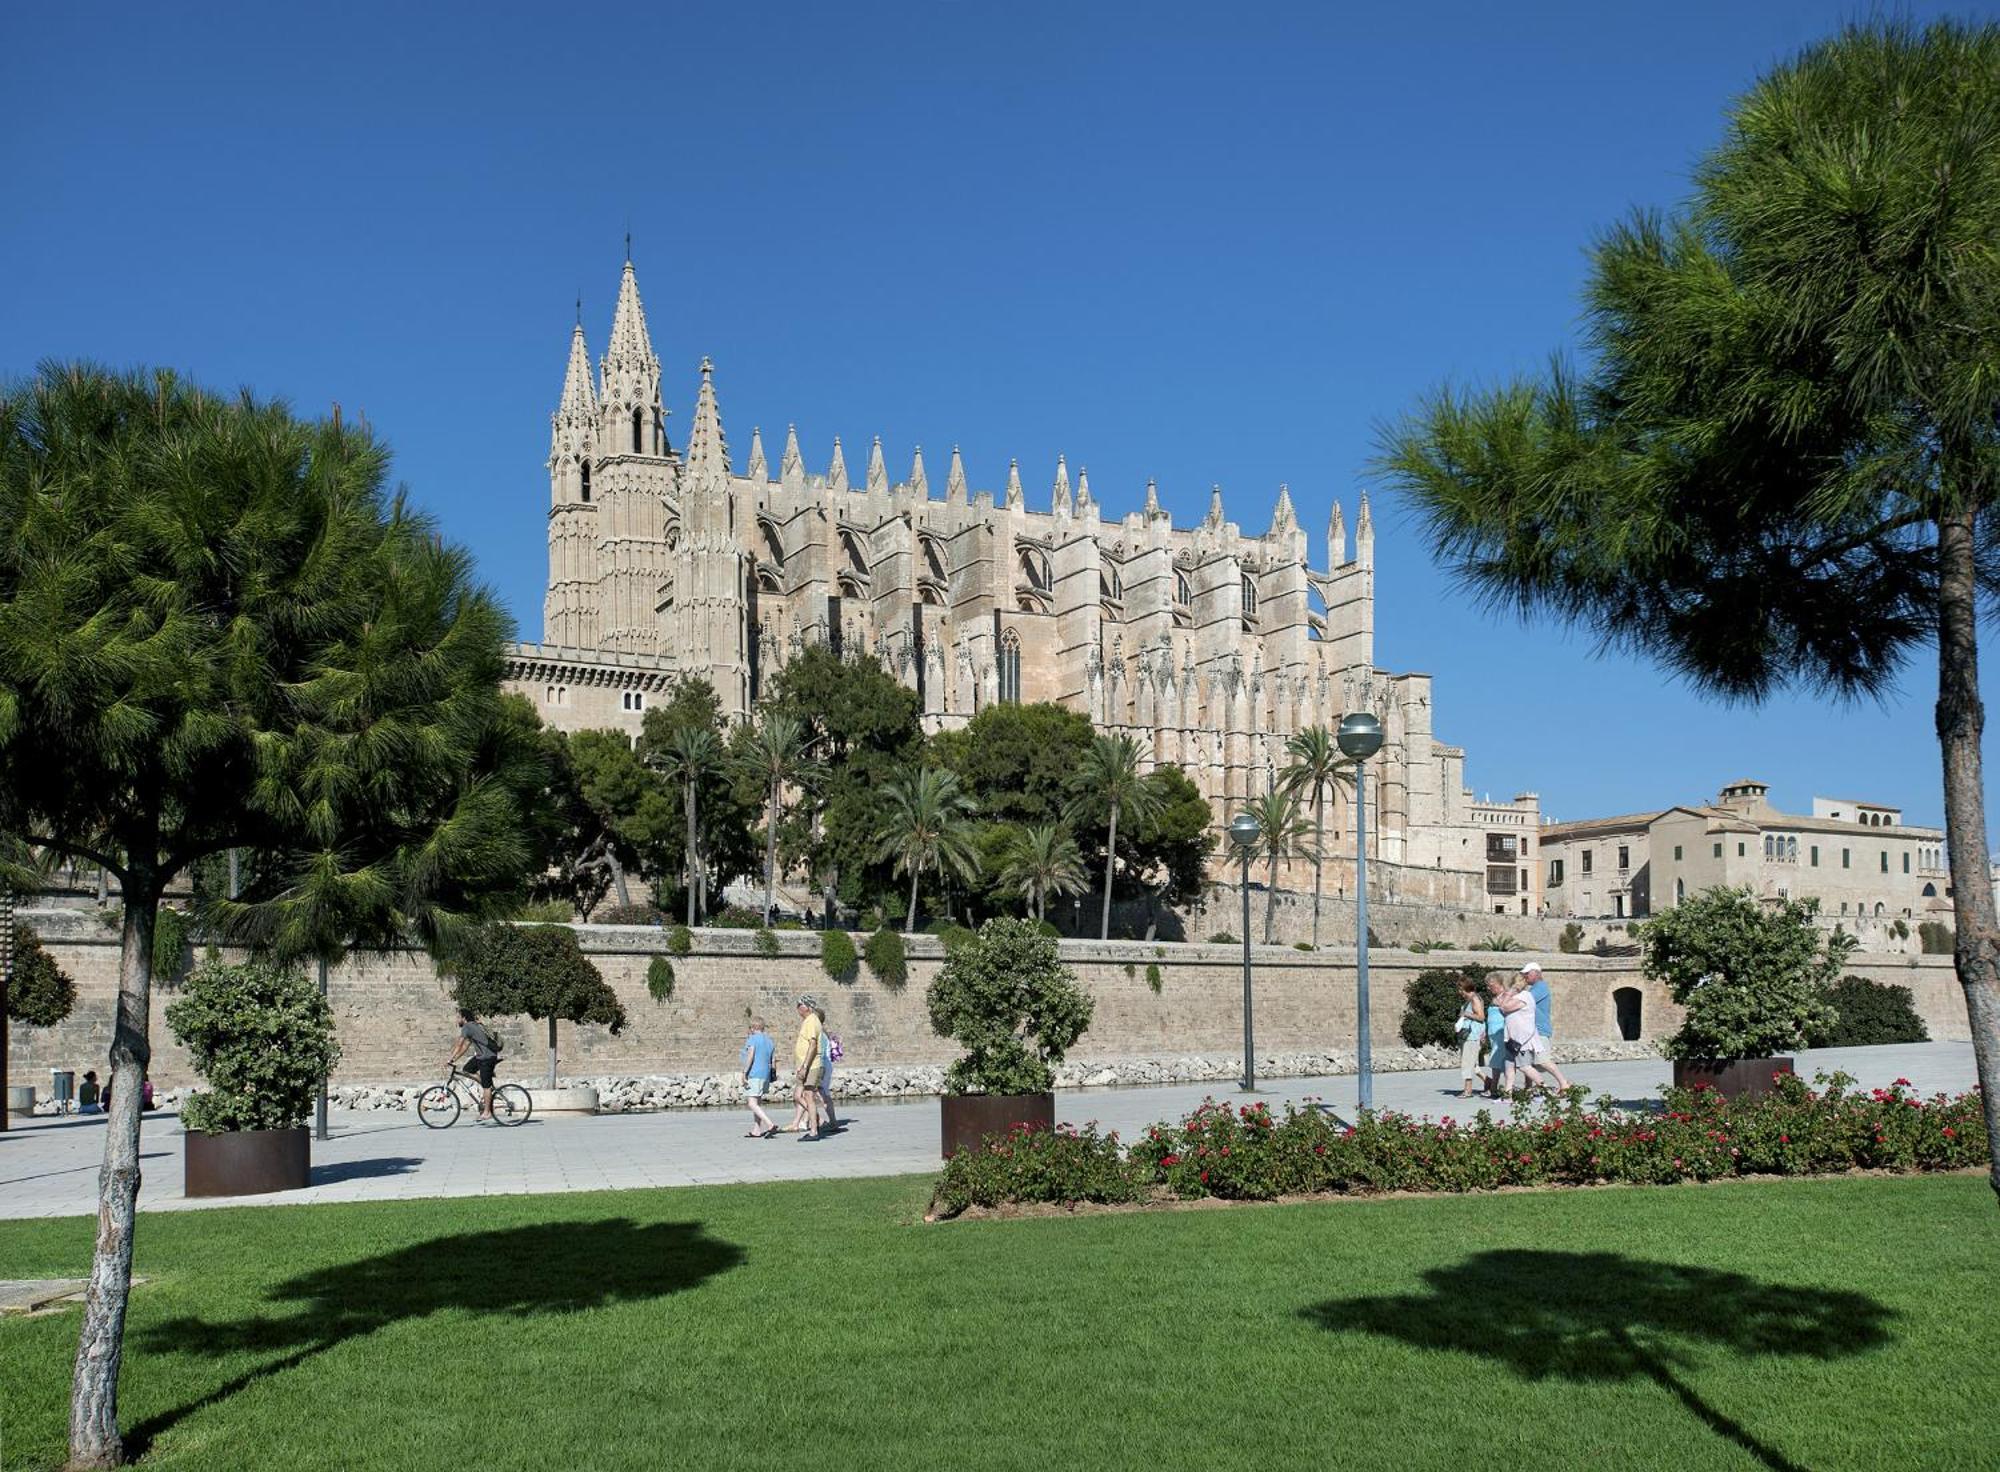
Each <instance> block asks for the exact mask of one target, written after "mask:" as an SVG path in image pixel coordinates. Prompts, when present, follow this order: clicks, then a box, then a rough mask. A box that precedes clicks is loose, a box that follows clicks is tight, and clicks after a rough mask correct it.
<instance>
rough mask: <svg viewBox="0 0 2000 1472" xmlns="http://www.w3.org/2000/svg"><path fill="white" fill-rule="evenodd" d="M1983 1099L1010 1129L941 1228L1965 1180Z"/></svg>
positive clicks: (1680, 1097)
mask: <svg viewBox="0 0 2000 1472" xmlns="http://www.w3.org/2000/svg"><path fill="white" fill-rule="evenodd" d="M1985 1160H1986V1125H1985V1120H1984V1117H1983V1115H1982V1114H1981V1112H1980V1100H1979V1094H1978V1092H1977V1091H1976V1090H1975V1091H1974V1092H1972V1093H1967V1094H1958V1095H1950V1096H1948V1095H1944V1094H1938V1095H1934V1096H1933V1097H1931V1098H1929V1099H1924V1098H1919V1097H1918V1096H1917V1095H1915V1094H1913V1093H1911V1092H1910V1091H1909V1081H1908V1080H1907V1079H1898V1080H1897V1081H1896V1082H1895V1084H1893V1085H1892V1086H1891V1087H1889V1088H1887V1089H1869V1090H1861V1089H1857V1088H1856V1087H1855V1085H1854V1080H1853V1079H1851V1078H1849V1077H1848V1076H1847V1075H1845V1074H1834V1075H1832V1076H1831V1077H1828V1076H1827V1075H1825V1074H1820V1075H1818V1076H1817V1077H1816V1078H1815V1079H1814V1081H1813V1082H1812V1084H1807V1083H1806V1082H1805V1080H1803V1079H1800V1078H1797V1077H1795V1076H1793V1075H1789V1074H1786V1075H1780V1076H1779V1077H1778V1078H1777V1080H1776V1089H1775V1091H1774V1092H1772V1093H1771V1094H1769V1095H1765V1096H1762V1097H1759V1098H1754V1099H1738V1100H1729V1099H1724V1098H1722V1097H1721V1096H1720V1095H1718V1094H1716V1093H1715V1092H1714V1091H1713V1090H1709V1089H1696V1090H1684V1089H1669V1090H1667V1091H1666V1100H1665V1107H1664V1108H1663V1109H1662V1110H1660V1111H1658V1112H1653V1111H1631V1110H1619V1109H1616V1108H1614V1107H1612V1104H1611V1101H1610V1099H1609V1098H1608V1097H1604V1098H1599V1099H1596V1100H1591V1099H1589V1098H1587V1097H1586V1096H1585V1093H1584V1091H1583V1090H1581V1089H1572V1090H1571V1091H1570V1092H1569V1093H1568V1094H1567V1095H1565V1096H1563V1097H1561V1098H1559V1099H1557V1098H1546V1099H1542V1100H1540V1101H1538V1102H1537V1103H1536V1104H1535V1105H1534V1106H1532V1108H1531V1109H1530V1110H1529V1111H1527V1112H1524V1113H1523V1114H1521V1115H1519V1116H1517V1117H1515V1118H1512V1119H1495V1118H1493V1117H1492V1116H1491V1115H1490V1114H1489V1113H1488V1112H1486V1111H1484V1110H1481V1111H1480V1112H1479V1113H1478V1114H1477V1115H1476V1116H1474V1117H1473V1118H1472V1119H1471V1120H1469V1121H1461V1120H1456V1119H1452V1118H1446V1119H1443V1120H1441V1121H1438V1122H1435V1123H1433V1122H1431V1121H1429V1120H1423V1119H1417V1118H1414V1117H1412V1116H1410V1115H1406V1114H1397V1113H1395V1112H1393V1111H1385V1112H1382V1113H1379V1114H1369V1115H1366V1116H1364V1117H1363V1118H1362V1119H1361V1121H1360V1122H1359V1123H1358V1124H1355V1125H1351V1126H1350V1125H1345V1124H1342V1123H1341V1122H1340V1121H1339V1120H1337V1119H1335V1118H1334V1117H1333V1116H1332V1115H1331V1114H1328V1113H1327V1112H1325V1111H1324V1110H1322V1109H1320V1108H1318V1107H1316V1106H1313V1105H1310V1104H1309V1105H1308V1106H1307V1107H1305V1108H1298V1107H1295V1106H1287V1107H1286V1109H1285V1112H1284V1114H1283V1115H1282V1116H1278V1115H1273V1114H1272V1113H1271V1111H1270V1108H1269V1106H1267V1105H1264V1104H1252V1105H1244V1106H1237V1107H1232V1106H1230V1105H1227V1104H1222V1103H1218V1102H1217V1101H1215V1100H1213V1099H1210V1100H1208V1101H1206V1102H1205V1103H1203V1104H1202V1105H1201V1107H1200V1108H1198V1109H1196V1110H1195V1111H1194V1113H1192V1114H1190V1115H1189V1116H1188V1117H1187V1118H1186V1119H1184V1120H1182V1121H1181V1122H1180V1123H1179V1124H1161V1125H1155V1126H1153V1127H1152V1128H1150V1129H1148V1130H1147V1131H1146V1134H1145V1137H1144V1138H1143V1139H1141V1140H1138V1141H1136V1142H1134V1143H1133V1145H1132V1146H1131V1148H1130V1149H1129V1150H1121V1148H1120V1146H1119V1142H1118V1136H1117V1134H1116V1133H1115V1132H1114V1133H1110V1134H1100V1133H1099V1132H1098V1131H1097V1130H1096V1129H1095V1128H1094V1127H1093V1128H1086V1129H1083V1130H1077V1129H1074V1128H1071V1127H1069V1126H1061V1127H1058V1128H1057V1129H1056V1130H1055V1131H1053V1132H1047V1131H1042V1132H1036V1131H1029V1130H1026V1129H1017V1130H1015V1131H1014V1132H1012V1133H1010V1134H1007V1135H1002V1136H993V1137H990V1138H989V1139H988V1140H987V1141H986V1143H985V1146H984V1148H982V1149H980V1150H977V1151H962V1152H960V1153H959V1154H958V1155H957V1156H955V1157H953V1159H952V1160H951V1162H950V1163H949V1164H948V1165H947V1166H946V1167H945V1169H944V1173H943V1175H942V1176H940V1177H939V1179H938V1183H937V1187H936V1190H935V1191H934V1192H933V1196H932V1213H933V1214H934V1215H935V1216H939V1217H949V1216H956V1215H957V1214H959V1213H960V1212H962V1211H965V1210H966V1209H967V1208H969V1207H974V1206H983V1207H992V1206H1002V1205H1009V1204H1014V1203H1027V1202H1044V1203H1061V1204H1074V1203H1083V1202H1098V1203H1105V1202H1133V1201H1154V1200H1169V1199H1176V1198H1178V1199H1181V1200H1191V1199H1196V1198H1202V1197H1215V1198H1218V1199H1223V1200H1238V1201H1268V1200H1272V1199H1274V1198H1277V1197H1280V1196H1312V1195H1335V1194H1350V1193H1368V1192H1379V1191H1487V1190H1493V1189H1495V1188H1497V1187H1500V1186H1549V1185H1572V1186H1581V1185H1594V1184H1605V1183H1610V1182H1626V1183H1637V1184H1647V1185H1661V1184H1669V1183H1672V1182H1677V1181H1708V1180H1715V1179H1718V1178H1720V1177H1724V1176H1749V1175H1825V1174H1830V1173H1835V1172H1840V1171H1850V1170H1889V1171H1930V1170H1956V1169H1960V1168H1963V1167H1968V1166H1977V1165H1981V1164H1984V1163H1985Z"/></svg>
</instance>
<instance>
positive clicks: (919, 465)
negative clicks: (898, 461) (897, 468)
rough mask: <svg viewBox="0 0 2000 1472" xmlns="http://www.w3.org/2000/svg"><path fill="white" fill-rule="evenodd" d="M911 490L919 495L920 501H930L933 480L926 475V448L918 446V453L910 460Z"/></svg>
mask: <svg viewBox="0 0 2000 1472" xmlns="http://www.w3.org/2000/svg"><path fill="white" fill-rule="evenodd" d="M910 489H911V490H913V491H915V492H916V493H917V499H918V500H919V501H928V500H929V499H930V496H931V478H930V477H929V476H928V475H925V474H924V447H923V446H922V445H918V446H917V453H916V454H915V455H914V456H913V457H912V458H911V460H910Z"/></svg>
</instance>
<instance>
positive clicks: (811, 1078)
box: [799, 1058, 820, 1089]
mask: <svg viewBox="0 0 2000 1472" xmlns="http://www.w3.org/2000/svg"><path fill="white" fill-rule="evenodd" d="M819 1080H820V1066H819V1059H817V1058H815V1059H813V1061H812V1062H810V1063H808V1064H807V1065H806V1076H805V1077H804V1078H803V1079H801V1080H800V1081H799V1082H800V1083H802V1084H804V1085H805V1087H807V1088H809V1089H816V1088H818V1087H819Z"/></svg>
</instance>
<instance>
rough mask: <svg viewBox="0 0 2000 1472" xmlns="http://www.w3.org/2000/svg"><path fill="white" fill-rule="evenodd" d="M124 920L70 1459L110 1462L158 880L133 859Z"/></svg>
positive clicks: (115, 1443)
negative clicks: (93, 1247)
mask: <svg viewBox="0 0 2000 1472" xmlns="http://www.w3.org/2000/svg"><path fill="white" fill-rule="evenodd" d="M120 889H121V891H122V893H123V896H124V906H125V925H124V933H123V935H122V937H121V938H120V942H119V956H118V1017H117V1024H116V1027H115V1029H114V1031H113V1033H112V1038H111V1071H110V1081H111V1084H112V1090H111V1122H110V1124H109V1125H108V1126H107V1127H106V1132H105V1139H104V1170H103V1172H102V1174H100V1175H99V1176H98V1183H97V1247H96V1252H95V1255H94V1256H93V1257H92V1259H91V1264H90V1287H89V1289H88V1290H87V1291H86V1293H85V1294H84V1300H83V1327H82V1330H81V1332H80V1333H79V1334H78V1335H77V1344H76V1367H75V1371H74V1373H73V1375H72V1378H71V1381H70V1402H69V1465H70V1466H72V1467H115V1466H117V1465H118V1463H119V1461H120V1460H121V1458H122V1456H123V1452H124V1447H123V1443H122V1442H121V1441H120V1440H119V1436H118V1368H119V1365H120V1364H121V1363H122V1361H123V1359H124V1355H125V1307H126V1303H127V1301H128V1300H129V1299H130V1298H131V1296H132V1232H133V1227H134V1225H135V1220H136V1217H137V1214H138V1202H139V1106H140V1104H141V1102H142V1096H143V1095H144V1093H145V1089H144V1087H143V1085H144V1083H145V1078H146V1065H147V1063H148V1062H149V1061H150V1060H151V1057H152V1049H151V1047H150V1045H149V1044H148V1042H147V1036H146V1034H147V1025H148V1022H149V1020H150V1017H151V1008H152V989H153V928H154V925H155V923H156V921H157V918H158V911H159V904H160V879H159V877H158V876H156V875H155V874H153V873H152V872H151V871H150V870H149V869H146V868H144V867H142V866H139V865H137V864H134V865H133V867H132V868H130V869H128V870H127V872H126V873H125V875H124V878H123V883H122V884H121V885H120Z"/></svg>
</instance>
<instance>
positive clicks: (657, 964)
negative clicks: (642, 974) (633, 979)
mask: <svg viewBox="0 0 2000 1472" xmlns="http://www.w3.org/2000/svg"><path fill="white" fill-rule="evenodd" d="M673 994H674V963H673V962H671V961H669V960H668V959H667V958H666V957H665V956H655V957H653V959H652V960H651V961H649V962H648V963H647V964H646V995H647V996H649V997H651V998H652V999H653V1000H654V1001H656V1002H664V1001H667V1000H668V999H670V998H671V997H672V996H673Z"/></svg>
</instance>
